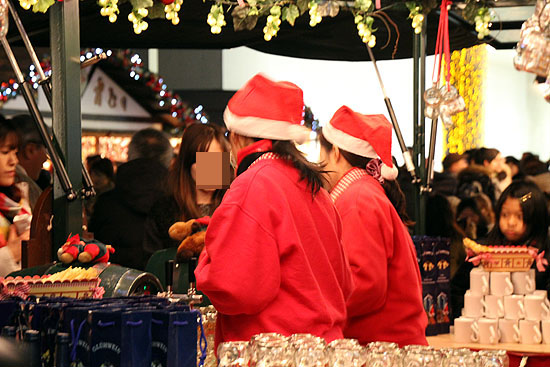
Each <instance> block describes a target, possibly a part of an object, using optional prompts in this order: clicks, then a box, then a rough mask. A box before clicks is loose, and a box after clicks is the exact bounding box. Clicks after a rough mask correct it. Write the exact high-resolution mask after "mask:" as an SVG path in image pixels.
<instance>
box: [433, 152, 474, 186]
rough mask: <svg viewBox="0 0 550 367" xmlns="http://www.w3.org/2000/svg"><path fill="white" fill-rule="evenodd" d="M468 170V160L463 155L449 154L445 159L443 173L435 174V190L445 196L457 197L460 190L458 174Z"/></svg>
mask: <svg viewBox="0 0 550 367" xmlns="http://www.w3.org/2000/svg"><path fill="white" fill-rule="evenodd" d="M466 168H468V160H467V159H466V157H465V156H463V155H462V154H457V153H449V154H447V155H446V156H445V159H443V172H442V173H439V172H435V174H434V181H433V189H434V191H436V192H438V193H440V194H442V195H445V196H455V195H456V192H457V188H458V174H459V173H460V172H462V171H463V170H465V169H466Z"/></svg>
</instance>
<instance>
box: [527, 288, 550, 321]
mask: <svg viewBox="0 0 550 367" xmlns="http://www.w3.org/2000/svg"><path fill="white" fill-rule="evenodd" d="M523 302H524V306H525V318H526V319H527V320H547V319H549V318H550V302H548V298H544V297H541V296H540V295H537V294H528V295H526V296H525V299H524V301H523Z"/></svg>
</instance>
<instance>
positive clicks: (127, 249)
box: [89, 159, 168, 269]
mask: <svg viewBox="0 0 550 367" xmlns="http://www.w3.org/2000/svg"><path fill="white" fill-rule="evenodd" d="M167 175H168V170H167V168H166V167H164V166H163V165H161V164H160V163H159V162H157V161H155V160H150V159H135V160H132V161H130V162H128V163H125V164H123V165H121V166H120V167H119V168H118V170H117V176H116V180H115V188H114V189H113V190H111V191H108V192H106V193H104V194H102V195H100V196H99V197H98V199H97V202H96V205H95V207H94V213H93V215H92V218H91V219H90V224H89V230H90V231H91V232H93V234H94V237H95V238H96V239H98V240H99V241H101V242H104V243H106V244H109V245H112V246H113V247H114V248H115V253H114V254H112V255H111V262H113V263H116V264H119V265H122V266H127V267H130V268H134V269H144V268H145V264H146V263H147V260H148V256H147V255H146V254H145V252H144V251H143V248H142V244H143V235H144V225H145V219H146V218H147V214H148V213H149V211H150V210H151V207H152V206H153V204H154V203H155V202H156V201H157V200H158V199H159V198H161V197H162V196H164V195H165V184H166V178H167Z"/></svg>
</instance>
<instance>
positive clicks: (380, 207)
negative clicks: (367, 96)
mask: <svg viewBox="0 0 550 367" xmlns="http://www.w3.org/2000/svg"><path fill="white" fill-rule="evenodd" d="M391 138H392V131H391V125H390V123H389V122H388V120H387V119H386V118H385V117H384V116H383V115H361V114H359V113H356V112H354V111H352V110H351V109H350V108H348V107H346V106H343V107H341V108H340V109H339V110H338V111H336V113H335V114H334V116H333V117H332V119H331V121H330V123H328V124H327V125H325V126H324V127H323V130H322V136H321V160H322V161H323V162H324V163H325V164H326V166H325V169H326V170H327V171H328V174H327V175H328V181H329V185H330V189H331V191H330V196H331V198H332V200H333V201H334V203H335V205H336V208H337V209H338V212H339V213H340V216H341V218H342V226H343V235H342V243H343V245H344V248H345V250H346V254H347V256H348V259H349V262H350V265H351V269H352V273H353V280H354V284H355V289H354V291H353V293H352V295H351V297H350V298H349V300H348V302H347V310H348V320H347V324H346V328H345V330H344V336H345V337H346V338H356V339H358V340H359V341H360V343H361V344H367V343H369V342H372V341H389V342H396V343H398V344H399V345H400V346H403V345H407V344H424V345H426V344H427V341H426V337H425V336H424V335H425V334H424V332H425V328H426V325H427V319H426V315H425V313H424V308H423V306H422V283H421V278H420V271H419V268H418V263H417V260H416V251H415V248H414V244H413V242H412V240H411V237H410V236H409V233H408V231H407V229H406V227H405V225H404V224H403V222H402V221H401V219H400V217H399V215H398V213H397V212H396V210H395V208H394V207H393V205H392V204H391V202H390V200H389V199H388V197H387V196H386V194H385V192H384V188H383V187H382V185H381V183H383V180H384V179H390V180H394V179H395V178H396V176H397V168H396V167H395V166H393V165H392V157H391Z"/></svg>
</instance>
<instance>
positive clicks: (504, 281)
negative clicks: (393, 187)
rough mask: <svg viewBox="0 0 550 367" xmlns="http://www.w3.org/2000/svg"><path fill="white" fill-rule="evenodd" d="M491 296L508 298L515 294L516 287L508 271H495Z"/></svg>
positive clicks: (492, 273) (492, 275) (491, 280)
mask: <svg viewBox="0 0 550 367" xmlns="http://www.w3.org/2000/svg"><path fill="white" fill-rule="evenodd" d="M490 283H491V284H490V285H491V287H490V288H491V294H494V295H495V296H508V295H510V294H512V293H513V292H514V285H513V284H512V280H511V279H510V273H509V272H507V271H493V272H491V277H490Z"/></svg>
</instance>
